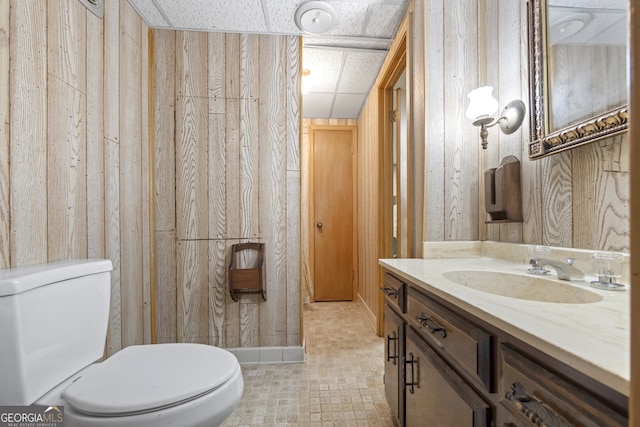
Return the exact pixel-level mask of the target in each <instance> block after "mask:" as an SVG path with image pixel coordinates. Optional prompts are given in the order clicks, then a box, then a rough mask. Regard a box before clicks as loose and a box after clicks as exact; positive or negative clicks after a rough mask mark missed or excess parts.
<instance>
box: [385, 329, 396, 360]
mask: <svg viewBox="0 0 640 427" xmlns="http://www.w3.org/2000/svg"><path fill="white" fill-rule="evenodd" d="M392 334H393V337H392V336H391V335H387V362H388V361H390V360H391V361H392V363H393V364H394V365H395V364H396V359H397V358H398V336H397V334H396V331H393V332H392ZM391 341H393V356H392V355H391Z"/></svg>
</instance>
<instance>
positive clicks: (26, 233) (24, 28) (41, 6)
mask: <svg viewBox="0 0 640 427" xmlns="http://www.w3.org/2000/svg"><path fill="white" fill-rule="evenodd" d="M46 6H47V5H46V3H45V2H23V1H18V2H14V3H13V4H12V5H11V11H10V18H9V19H10V35H9V39H10V40H11V41H12V42H11V44H10V46H9V51H10V57H11V63H10V72H9V97H10V99H11V110H10V113H9V123H10V125H9V126H10V146H9V147H10V148H9V164H10V165H11V169H10V178H9V182H10V183H11V190H10V203H11V205H10V206H11V207H10V211H11V212H10V215H11V249H10V251H11V265H12V266H18V265H25V264H37V263H43V262H46V261H47V204H46V203H43V202H42V201H43V200H46V198H47V136H46V135H47V98H46V97H47V51H46V49H47V41H46V35H47V30H46V25H47V16H46V15H47V14H46Z"/></svg>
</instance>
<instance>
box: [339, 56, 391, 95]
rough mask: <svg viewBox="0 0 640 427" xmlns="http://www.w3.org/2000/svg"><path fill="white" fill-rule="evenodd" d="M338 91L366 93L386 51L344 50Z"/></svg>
mask: <svg viewBox="0 0 640 427" xmlns="http://www.w3.org/2000/svg"><path fill="white" fill-rule="evenodd" d="M346 55H347V57H346V60H345V63H344V68H343V70H342V76H341V78H340V86H339V87H338V91H339V92H350V93H368V92H369V90H370V89H371V85H372V84H373V82H374V80H375V78H376V77H377V75H378V72H379V71H380V66H381V65H382V62H383V61H384V58H385V56H386V52H346Z"/></svg>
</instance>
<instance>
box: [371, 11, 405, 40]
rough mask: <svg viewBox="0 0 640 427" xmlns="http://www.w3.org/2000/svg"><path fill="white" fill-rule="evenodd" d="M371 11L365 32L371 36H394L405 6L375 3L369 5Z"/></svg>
mask: <svg viewBox="0 0 640 427" xmlns="http://www.w3.org/2000/svg"><path fill="white" fill-rule="evenodd" d="M369 12H370V14H369V21H367V27H366V28H365V34H366V35H367V36H369V37H383V38H392V37H393V35H394V34H395V32H396V29H397V26H398V24H399V22H400V20H401V19H402V15H403V13H404V6H400V5H390V4H374V5H371V6H369Z"/></svg>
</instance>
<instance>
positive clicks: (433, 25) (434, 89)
mask: <svg viewBox="0 0 640 427" xmlns="http://www.w3.org/2000/svg"><path fill="white" fill-rule="evenodd" d="M424 19H425V20H426V23H425V27H426V42H425V52H426V53H425V55H426V57H425V62H426V63H427V64H429V65H428V67H429V72H427V73H426V77H425V79H426V81H425V87H427V88H429V93H428V96H427V99H426V106H425V110H426V111H425V117H428V121H429V126H426V130H425V142H426V153H425V158H426V165H425V167H426V172H425V173H426V178H425V181H426V189H425V197H426V201H425V205H426V212H425V216H426V230H425V234H426V236H425V238H426V240H430V241H440V240H445V234H444V230H445V210H444V206H445V143H444V141H445V127H444V126H445V109H444V98H445V94H444V88H445V78H444V64H443V63H442V59H441V58H442V56H441V55H442V52H443V51H444V34H445V32H444V1H443V0H432V1H428V2H427V6H426V10H425V16H424Z"/></svg>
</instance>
